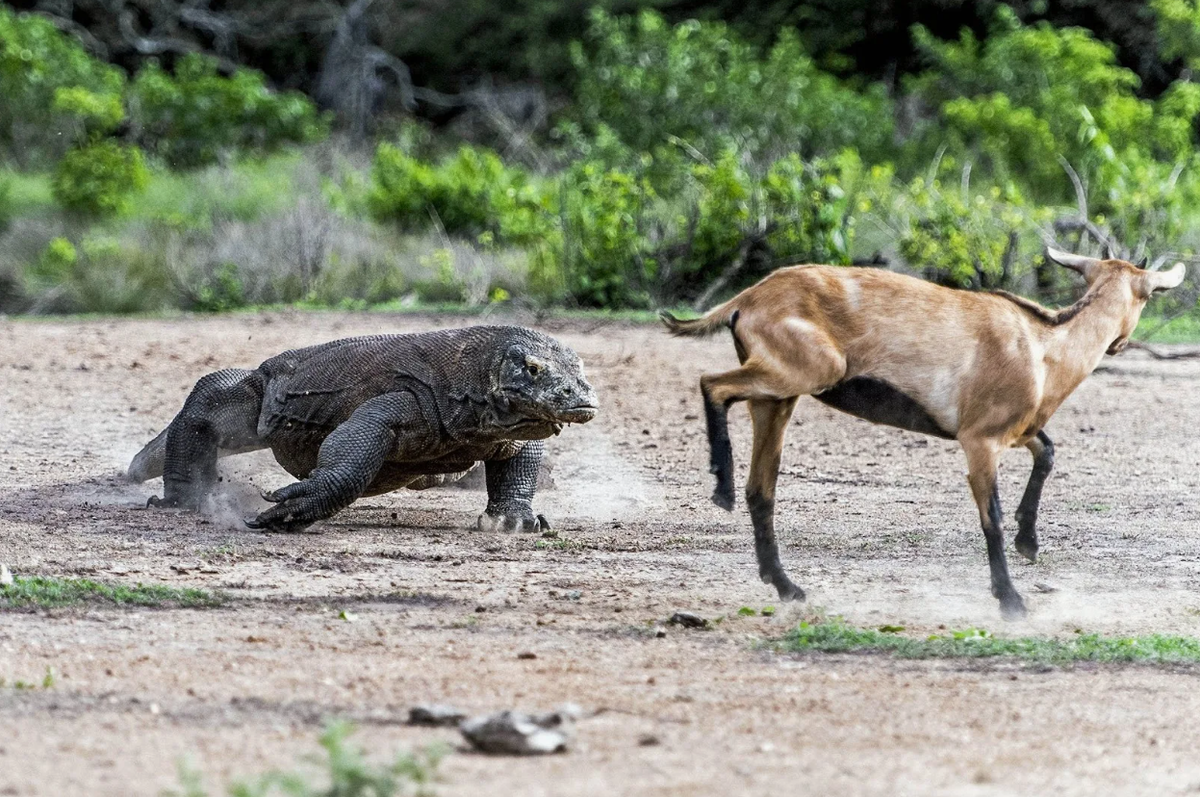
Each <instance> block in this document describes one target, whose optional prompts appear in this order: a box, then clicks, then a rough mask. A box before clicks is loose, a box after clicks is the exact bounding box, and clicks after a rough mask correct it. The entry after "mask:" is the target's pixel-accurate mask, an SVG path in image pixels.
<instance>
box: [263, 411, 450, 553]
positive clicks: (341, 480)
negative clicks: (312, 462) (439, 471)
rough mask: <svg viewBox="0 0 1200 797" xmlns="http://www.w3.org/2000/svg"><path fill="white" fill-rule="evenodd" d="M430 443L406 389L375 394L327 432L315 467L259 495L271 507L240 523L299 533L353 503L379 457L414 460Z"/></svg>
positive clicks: (379, 463) (371, 477)
mask: <svg viewBox="0 0 1200 797" xmlns="http://www.w3.org/2000/svg"><path fill="white" fill-rule="evenodd" d="M431 443H432V440H431V429H430V427H429V424H427V423H426V422H425V419H424V416H423V415H422V413H421V411H420V407H419V405H418V403H417V401H416V399H415V398H414V397H413V396H412V394H411V393H387V394H384V395H382V396H376V397H375V398H373V399H371V400H369V401H366V402H363V403H362V404H361V405H360V406H359V407H358V409H356V410H355V411H354V412H353V414H351V416H350V417H349V418H348V419H346V421H345V422H343V423H342V424H340V425H339V426H338V427H337V428H336V429H334V430H333V431H332V432H330V433H329V436H328V437H326V438H325V441H324V442H323V443H321V448H320V450H319V451H318V452H317V465H316V467H315V468H313V470H312V471H310V472H309V474H308V475H307V476H306V477H305V478H304V479H302V480H301V481H298V482H295V483H293V484H289V485H288V486H287V487H283V488H281V489H279V490H276V491H275V492H273V493H265V494H264V495H263V498H265V499H267V500H268V501H272V502H274V504H275V506H273V507H271V508H270V509H267V510H266V511H264V512H262V513H261V514H259V516H258V517H256V518H253V519H252V520H247V521H246V525H247V526H249V527H250V528H252V529H266V530H268V531H300V530H301V529H303V528H305V527H306V526H310V525H312V524H313V523H315V522H317V521H318V520H324V519H325V518H327V517H330V516H332V515H334V514H335V513H337V512H339V511H340V510H342V509H345V508H346V507H347V506H349V505H350V504H352V503H354V501H355V500H356V499H357V498H358V497H359V496H361V495H362V494H363V493H364V492H365V491H366V489H367V487H368V486H370V484H371V482H373V481H374V480H375V476H376V475H377V474H378V473H379V469H380V468H381V467H382V466H383V463H384V462H385V461H387V460H389V459H400V460H404V459H406V458H416V457H417V456H419V454H420V452H421V451H422V450H425V449H427V448H428V447H429V446H430V445H431Z"/></svg>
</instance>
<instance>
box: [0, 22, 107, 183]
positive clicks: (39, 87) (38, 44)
mask: <svg viewBox="0 0 1200 797" xmlns="http://www.w3.org/2000/svg"><path fill="white" fill-rule="evenodd" d="M124 87H125V78H124V73H122V72H121V70H120V69H117V68H116V67H114V66H110V65H108V64H106V63H104V62H103V61H99V60H97V59H95V58H92V57H91V56H90V55H88V53H87V52H86V51H85V50H84V49H83V47H82V46H80V44H79V42H78V41H76V40H75V39H74V37H72V36H68V35H66V34H64V33H62V32H61V31H59V30H58V29H57V28H56V27H54V25H53V23H51V22H50V21H49V20H48V19H45V18H43V17H41V16H37V15H33V14H26V13H15V12H13V11H12V10H11V9H10V8H8V7H6V6H0V97H3V101H2V102H0V148H3V149H6V150H8V152H9V154H11V155H13V156H14V157H15V158H17V160H18V161H19V162H21V163H24V164H27V165H33V164H39V163H45V162H46V161H48V160H52V159H53V158H55V157H57V156H58V155H59V154H60V153H61V152H62V150H63V149H64V148H65V146H66V145H69V144H71V143H72V139H71V138H70V137H69V136H60V135H56V133H60V132H63V124H62V121H63V120H62V117H63V115H64V114H67V115H70V114H71V112H72V111H73V110H78V107H75V108H72V106H71V99H74V100H76V101H78V100H80V99H81V98H82V97H83V93H84V92H86V94H87V95H89V96H90V97H92V98H95V99H96V100H97V102H98V103H100V104H105V105H107V109H106V110H105V113H107V114H108V115H109V116H110V117H111V113H112V106H111V101H110V98H113V97H118V98H119V97H120V96H121V93H122V92H123V90H124ZM63 90H67V91H74V92H76V93H75V95H74V96H73V97H72V96H71V95H69V94H68V95H61V96H63V97H64V99H63V102H62V103H60V102H59V101H58V98H59V96H60V92H61V91H63ZM68 121H69V120H68Z"/></svg>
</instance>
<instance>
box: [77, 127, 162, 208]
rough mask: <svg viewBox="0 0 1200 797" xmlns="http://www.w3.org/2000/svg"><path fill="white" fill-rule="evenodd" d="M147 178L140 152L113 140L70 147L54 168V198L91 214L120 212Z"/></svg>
mask: <svg viewBox="0 0 1200 797" xmlns="http://www.w3.org/2000/svg"><path fill="white" fill-rule="evenodd" d="M148 179H149V172H148V171H147V170H146V162H145V159H144V158H143V157H142V151H141V150H140V149H138V148H137V147H135V146H130V145H126V144H121V143H118V142H117V141H115V140H113V139H99V140H97V141H94V142H92V143H90V144H86V145H84V146H82V147H79V148H76V149H72V150H69V151H68V152H67V154H66V155H64V156H63V159H62V160H61V161H59V163H58V166H57V167H56V168H55V171H54V198H55V199H56V200H57V201H58V203H59V204H60V205H62V206H63V207H64V208H66V209H67V210H71V211H74V212H76V213H81V214H84V215H91V216H107V215H113V214H117V213H120V212H121V211H123V210H124V209H125V208H126V207H127V206H128V204H129V201H130V196H131V195H132V194H134V193H136V192H138V191H141V190H142V189H143V188H145V186H146V181H147V180H148Z"/></svg>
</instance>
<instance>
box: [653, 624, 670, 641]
mask: <svg viewBox="0 0 1200 797" xmlns="http://www.w3.org/2000/svg"><path fill="white" fill-rule="evenodd" d="M666 635H667V629H665V628H663V627H662V626H659V627H658V628H655V629H654V638H655V639H662V638H663V637H665V636H666Z"/></svg>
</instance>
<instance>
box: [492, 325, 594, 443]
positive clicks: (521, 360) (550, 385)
mask: <svg viewBox="0 0 1200 797" xmlns="http://www.w3.org/2000/svg"><path fill="white" fill-rule="evenodd" d="M492 380H493V381H492V384H493V395H494V407H495V409H496V413H497V418H496V421H497V422H498V424H499V425H500V426H503V427H504V428H506V429H511V430H513V431H519V430H521V429H525V428H528V429H529V431H531V432H532V431H533V429H534V428H535V427H542V428H545V427H546V426H549V427H550V428H551V431H552V433H553V434H558V432H559V431H560V430H561V429H562V426H563V424H566V423H587V422H588V421H590V420H591V419H592V418H594V417H596V410H597V409H598V401H599V400H598V399H597V398H596V391H595V389H594V388H592V386H591V385H590V384H588V381H587V379H585V378H584V376H583V362H582V361H581V360H580V359H579V355H578V354H576V353H575V352H574V351H572V350H571V349H569V348H567V347H566V346H563V345H562V344H560V343H559V342H558V341H556V340H554V339H553V338H551V337H547V336H546V335H541V334H538V333H530V334H528V335H523V336H521V337H520V338H518V339H517V340H515V341H514V342H513V343H512V345H510V346H509V347H508V348H507V350H506V351H505V352H504V354H503V356H501V357H500V359H499V362H498V363H497V365H496V368H495V371H494V372H493V376H492ZM514 436H515V437H516V436H519V435H514Z"/></svg>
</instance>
